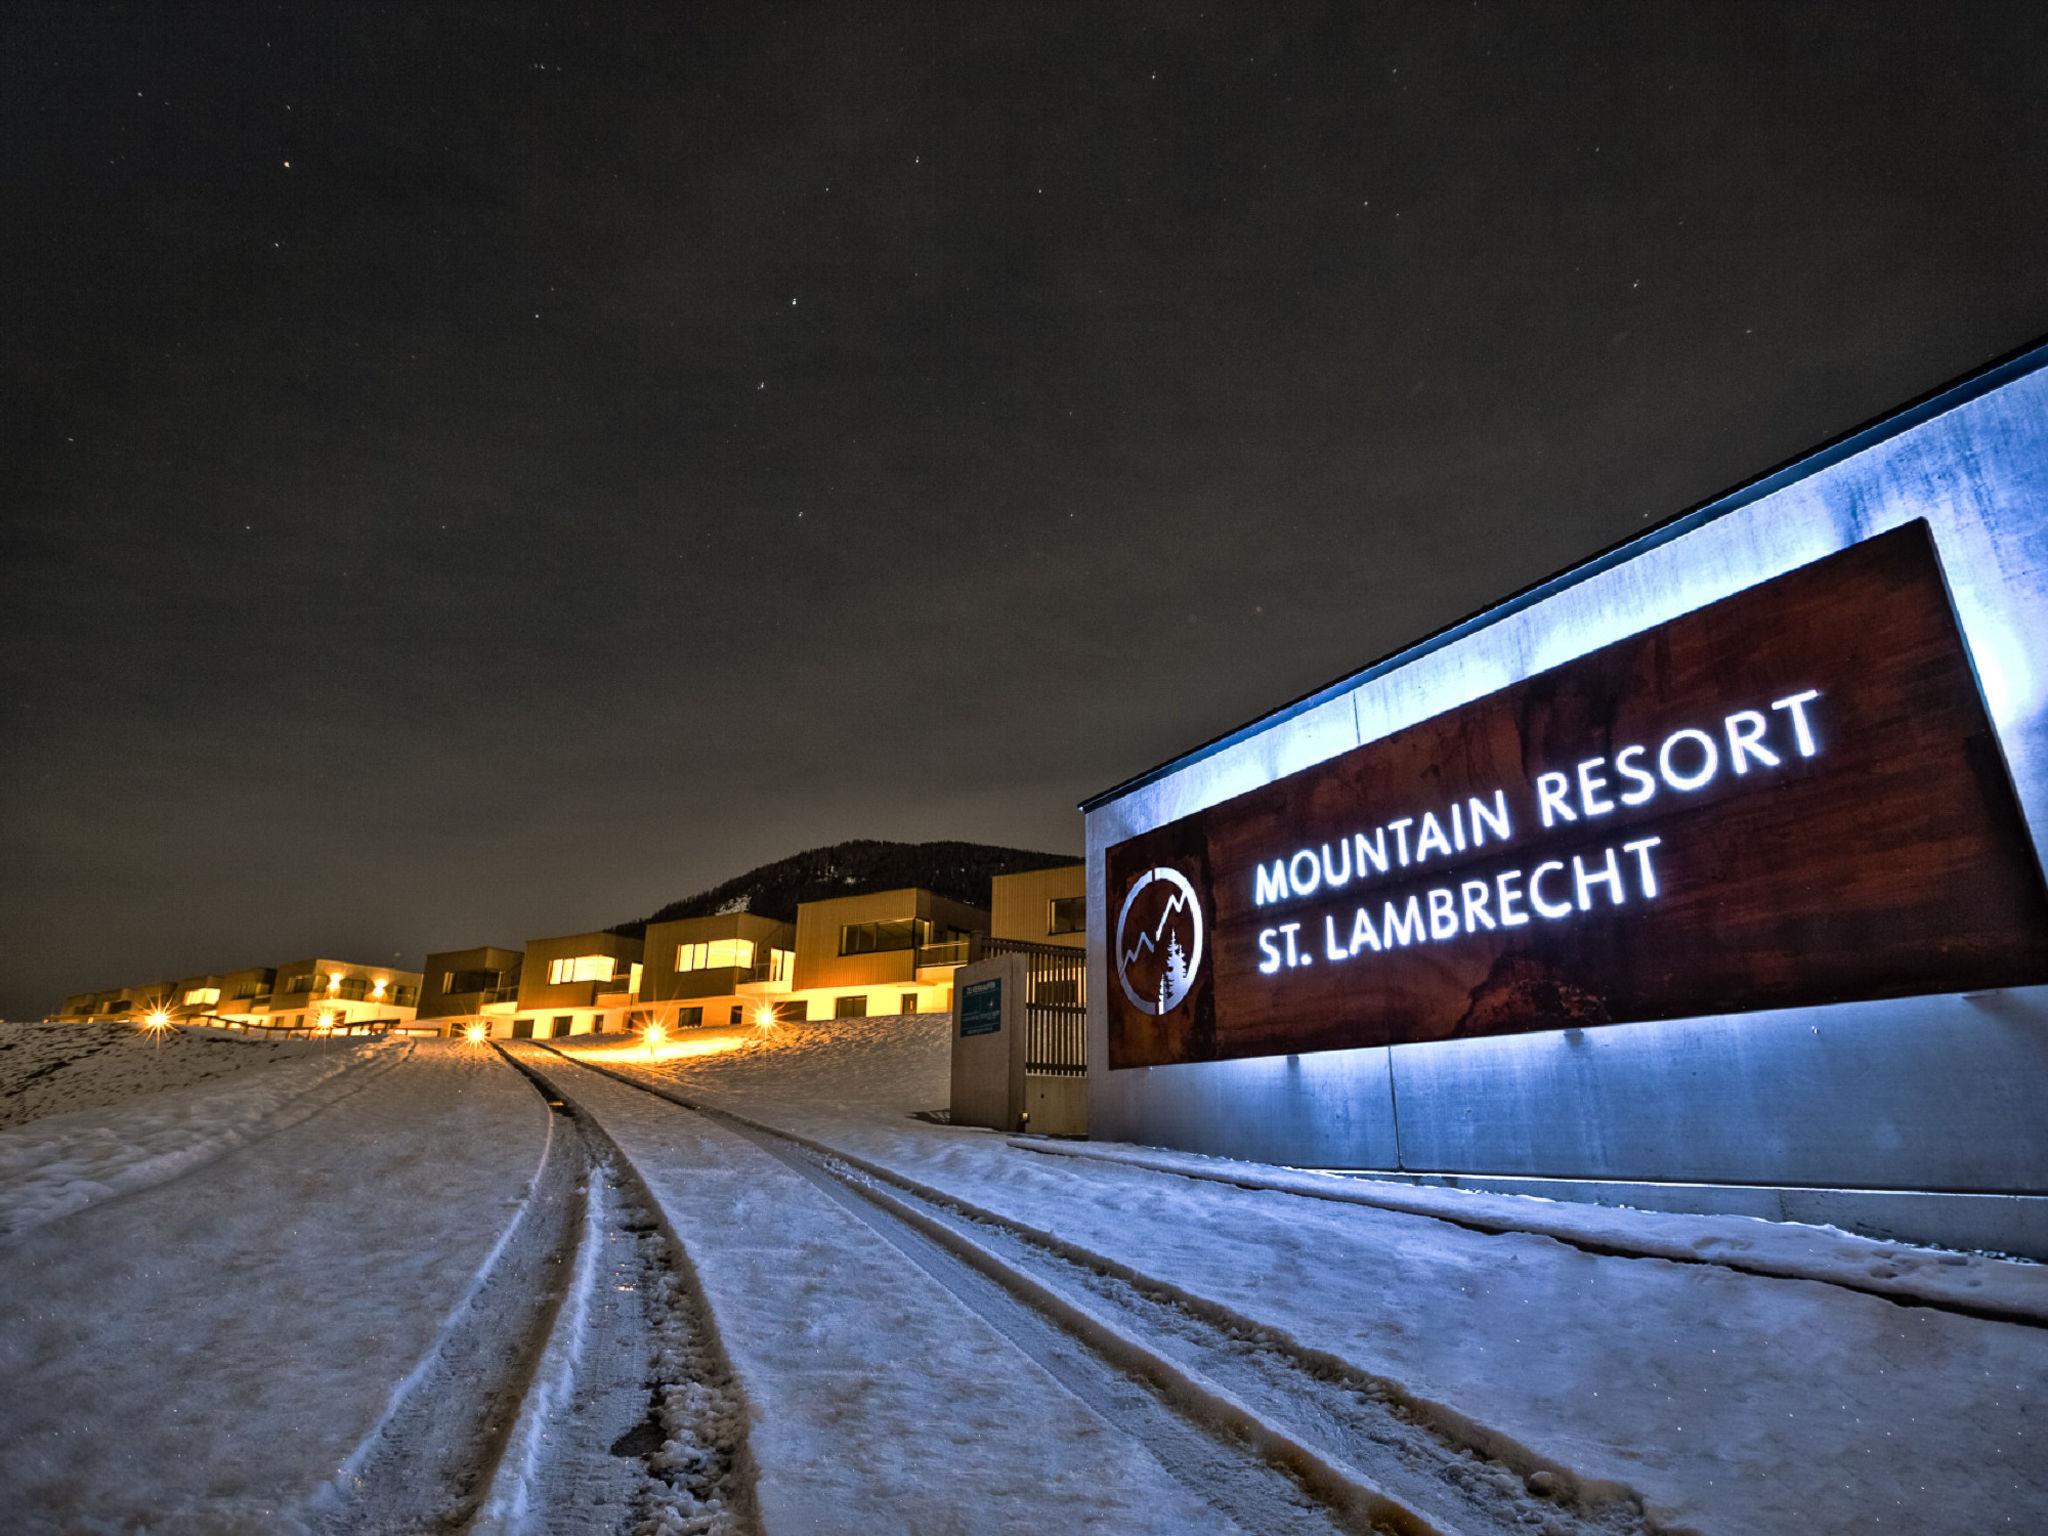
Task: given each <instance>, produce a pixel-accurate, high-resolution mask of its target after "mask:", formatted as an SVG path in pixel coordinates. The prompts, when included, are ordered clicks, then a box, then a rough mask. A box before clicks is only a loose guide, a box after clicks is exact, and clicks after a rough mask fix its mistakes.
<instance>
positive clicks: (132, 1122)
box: [0, 1025, 406, 1236]
mask: <svg viewBox="0 0 2048 1536" xmlns="http://www.w3.org/2000/svg"><path fill="white" fill-rule="evenodd" d="M54 1027H56V1028H60V1029H62V1028H69V1027H71V1026H67V1025H58V1026H54ZM308 1044H310V1042H308ZM150 1049H151V1048H150V1047H149V1046H144V1047H143V1051H144V1052H145V1054H146V1053H148V1052H149V1051H150ZM165 1049H166V1051H168V1050H169V1047H168V1046H167V1047H165ZM405 1049H406V1047H404V1046H403V1045H400V1044H397V1043H396V1042H365V1043H358V1042H354V1041H349V1042H337V1043H335V1044H334V1045H333V1047H332V1048H331V1049H323V1048H317V1047H316V1048H315V1049H313V1050H311V1051H301V1052H292V1053H287V1054H285V1055H283V1056H279V1057H276V1058H272V1059H271V1066H270V1070H268V1071H265V1072H260V1073H247V1072H239V1073H230V1074H228V1075H227V1076H226V1077H225V1079H224V1080H222V1081H217V1082H216V1081H205V1080H201V1081H198V1082H193V1083H188V1084H187V1085H185V1086H183V1087H178V1088H162V1089H159V1090H158V1091H155V1092H148V1093H147V1094H146V1096H140V1097H135V1096H131V1097H125V1098H122V1099H120V1100H118V1101H117V1102H114V1103H103V1104H98V1105H96V1106H94V1107H92V1108H89V1109H80V1110H75V1111H73V1112H71V1113H69V1114H46V1115H44V1116H42V1117H41V1118H39V1119H37V1120H34V1121H32V1122H30V1123H28V1124H26V1125H18V1126H16V1127H15V1128H13V1129H12V1130H5V1131H0V1236H13V1235H15V1234H18V1233H21V1232H26V1231H28V1230H29V1229H30V1228H32V1227H39V1226H41V1225H42V1224H43V1223H45V1222H48V1221H54V1220H56V1219H57V1218H58V1217H60V1216H68V1215H70V1214H71V1213H72V1212H74V1211H80V1210H83V1209H85V1208H86V1207H87V1206H90V1205H97V1204H98V1203H99V1202H100V1201H102V1200H106V1199H109V1198H111V1197H112V1196H115V1195H119V1194H126V1193H128V1192H129V1191H131V1190H136V1189H143V1188H146V1187H148V1186H149V1185H152V1184H159V1183H162V1182H163V1181H164V1180H165V1179H169V1178H173V1177H175V1176H176V1175H178V1174H180V1173H183V1172H185V1171H186V1170H187V1169H190V1168H193V1167H196V1166H197V1165H199V1164H200V1163H203V1162H206V1161H208V1160H209V1159H211V1158H214V1157H218V1156H219V1155H220V1154H221V1153H223V1152H225V1151H227V1150H228V1149H229V1148H231V1147H238V1146H241V1145H243V1144H244V1143H245V1142H248V1141H251V1140H254V1139H255V1138H256V1137H258V1136H260V1135H263V1134H264V1133H265V1132H267V1131H269V1130H274V1129H276V1128H278V1127H279V1126H282V1125H290V1124H294V1123H296V1122H297V1121H298V1120H301V1119H304V1118H305V1117H306V1116H307V1115H310V1114H313V1113H315V1112H316V1111H318V1110H319V1109H321V1108H323V1107H325V1106H326V1105H327V1104H328V1103H330V1102H331V1101H332V1098H333V1093H332V1092H331V1091H322V1090H323V1089H324V1088H325V1085H327V1084H328V1083H329V1082H330V1081H331V1080H332V1079H335V1078H337V1077H339V1076H341V1075H342V1074H343V1073H346V1072H348V1071H349V1070H350V1069H351V1068H352V1067H355V1066H357V1065H358V1064H359V1063H369V1062H376V1063H378V1064H380V1065H385V1064H388V1063H390V1062H392V1061H394V1060H396V1059H397V1053H400V1052H403V1051H404V1050H405ZM105 1055H106V1053H99V1054H98V1055H96V1056H95V1057H94V1060H95V1061H99V1060H101V1059H102V1058H103V1057H104V1056H105ZM111 1065H112V1066H114V1067H116V1068H122V1069H124V1070H123V1071H122V1072H121V1074H120V1075H119V1076H118V1077H117V1083H118V1084H122V1085H126V1084H128V1083H129V1079H128V1077H127V1076H126V1074H125V1066H126V1063H125V1061H124V1060H123V1059H122V1058H120V1057H118V1056H115V1057H113V1058H112V1062H111ZM81 1096H83V1097H91V1091H90V1088H89V1086H88V1087H84V1088H82V1089H81Z"/></svg>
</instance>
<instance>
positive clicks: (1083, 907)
mask: <svg viewBox="0 0 2048 1536" xmlns="http://www.w3.org/2000/svg"><path fill="white" fill-rule="evenodd" d="M1045 931H1046V932H1047V933H1086V932H1087V931H1088V898H1087V897H1086V896H1055V897H1054V898H1053V899H1052V916H1051V921H1049V922H1048V923H1047V924H1046V926H1045Z"/></svg>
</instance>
